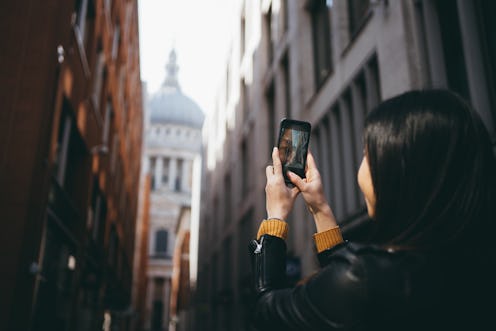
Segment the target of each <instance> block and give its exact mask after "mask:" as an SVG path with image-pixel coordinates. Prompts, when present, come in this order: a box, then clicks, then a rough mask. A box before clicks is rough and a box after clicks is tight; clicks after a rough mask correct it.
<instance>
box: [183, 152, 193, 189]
mask: <svg viewBox="0 0 496 331" xmlns="http://www.w3.org/2000/svg"><path fill="white" fill-rule="evenodd" d="M192 164H193V162H192V160H188V159H184V160H183V169H182V171H181V172H182V174H183V177H182V178H181V189H182V190H184V191H187V192H190V191H191V186H190V185H189V184H190V183H189V182H190V178H191V170H192Z"/></svg>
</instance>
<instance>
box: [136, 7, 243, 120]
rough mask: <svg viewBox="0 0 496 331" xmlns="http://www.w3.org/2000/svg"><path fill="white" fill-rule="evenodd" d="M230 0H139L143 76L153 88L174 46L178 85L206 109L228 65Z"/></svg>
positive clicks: (157, 83)
mask: <svg viewBox="0 0 496 331" xmlns="http://www.w3.org/2000/svg"><path fill="white" fill-rule="evenodd" d="M233 2H234V1H232V0H139V1H138V6H139V23H140V24H139V25H140V27H139V29H140V63H141V79H142V80H143V81H145V82H146V83H147V86H148V92H149V93H153V92H155V91H156V90H157V89H158V88H159V87H160V85H161V84H162V82H163V80H164V78H165V65H166V63H167V60H168V56H169V53H170V50H171V49H172V48H173V47H174V48H175V49H176V53H177V62H178V65H179V74H178V76H179V84H180V86H181V89H182V91H183V93H184V94H186V95H187V96H189V97H190V98H192V99H193V100H195V101H196V102H197V103H198V104H199V105H200V107H201V108H202V109H203V111H204V112H205V113H207V112H208V111H209V110H210V109H211V108H212V104H213V100H214V96H215V93H216V87H217V85H218V81H219V79H220V74H219V72H220V71H221V70H222V66H223V64H224V63H225V55H226V52H227V49H228V45H229V44H228V42H229V38H230V36H229V35H228V31H229V30H230V29H229V24H230V23H231V22H232V21H230V17H229V13H231V11H232V3H233Z"/></svg>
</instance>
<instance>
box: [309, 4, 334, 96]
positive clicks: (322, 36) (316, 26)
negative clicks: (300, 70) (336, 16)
mask: <svg viewBox="0 0 496 331" xmlns="http://www.w3.org/2000/svg"><path fill="white" fill-rule="evenodd" d="M309 9H310V14H311V21H312V42H313V58H314V65H315V70H314V72H315V85H316V87H317V88H319V87H320V86H322V84H323V83H324V81H325V79H326V78H327V76H329V75H330V74H331V72H332V59H331V56H332V47H331V24H330V18H329V8H328V7H327V5H326V1H325V0H314V1H313V2H312V3H311V6H310V8H309Z"/></svg>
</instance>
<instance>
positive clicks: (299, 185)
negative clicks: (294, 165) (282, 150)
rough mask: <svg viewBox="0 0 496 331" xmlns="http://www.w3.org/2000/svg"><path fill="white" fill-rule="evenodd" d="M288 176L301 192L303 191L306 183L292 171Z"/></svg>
mask: <svg viewBox="0 0 496 331" xmlns="http://www.w3.org/2000/svg"><path fill="white" fill-rule="evenodd" d="M287 175H288V177H289V180H290V181H291V183H293V184H294V185H295V186H296V187H297V188H298V189H299V190H300V191H303V189H304V186H305V184H306V183H305V181H304V180H303V179H301V177H300V176H298V175H297V174H295V173H294V172H292V171H288V173H287Z"/></svg>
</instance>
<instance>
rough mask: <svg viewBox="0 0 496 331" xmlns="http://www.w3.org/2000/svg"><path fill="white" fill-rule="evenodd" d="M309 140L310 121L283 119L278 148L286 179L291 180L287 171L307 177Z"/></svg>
mask: <svg viewBox="0 0 496 331" xmlns="http://www.w3.org/2000/svg"><path fill="white" fill-rule="evenodd" d="M309 140H310V123H307V122H302V121H295V120H288V119H284V120H282V121H281V130H280V132H279V143H278V148H279V158H280V159H281V163H282V166H283V173H284V178H285V179H286V181H288V182H289V179H287V178H286V172H287V171H292V172H294V173H296V174H297V175H298V176H300V177H302V178H303V177H305V166H306V161H307V152H308V143H309Z"/></svg>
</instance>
